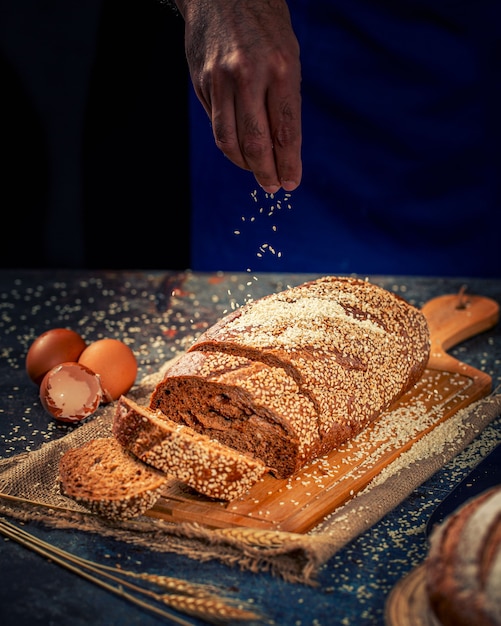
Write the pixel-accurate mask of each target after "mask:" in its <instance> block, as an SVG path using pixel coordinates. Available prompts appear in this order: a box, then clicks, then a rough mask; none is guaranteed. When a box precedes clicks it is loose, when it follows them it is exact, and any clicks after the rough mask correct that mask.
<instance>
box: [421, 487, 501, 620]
mask: <svg viewBox="0 0 501 626" xmlns="http://www.w3.org/2000/svg"><path fill="white" fill-rule="evenodd" d="M425 568H426V589H427V595H428V598H429V603H430V606H431V608H432V610H433V612H434V614H435V615H436V617H437V618H438V619H439V621H440V624H442V625H443V626H472V625H474V626H500V625H501V485H500V486H497V487H494V488H491V489H488V490H487V491H484V492H483V493H482V494H480V495H479V496H476V497H475V498H472V499H470V500H468V501H467V502H466V503H465V504H463V505H462V506H461V507H460V508H459V509H457V510H456V511H455V512H454V513H452V514H451V515H450V516H449V517H448V518H446V519H445V520H444V522H442V524H441V525H440V526H438V527H436V528H435V529H434V531H433V533H432V535H431V540H430V549H429V552H428V557H427V559H426V562H425Z"/></svg>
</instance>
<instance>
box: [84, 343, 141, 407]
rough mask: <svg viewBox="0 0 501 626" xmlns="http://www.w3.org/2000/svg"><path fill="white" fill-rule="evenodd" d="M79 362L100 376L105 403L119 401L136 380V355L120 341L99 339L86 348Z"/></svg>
mask: <svg viewBox="0 0 501 626" xmlns="http://www.w3.org/2000/svg"><path fill="white" fill-rule="evenodd" d="M78 362H79V363H81V364H82V365H85V366H86V367H88V368H89V369H91V370H92V371H93V372H95V373H96V374H98V375H99V377H100V379H101V387H102V388H103V400H102V401H103V402H111V401H112V400H117V399H118V398H119V397H120V396H121V395H122V394H125V393H127V392H128V391H129V389H130V388H131V387H132V385H133V384H134V382H135V380H136V376H137V361H136V357H135V356H134V353H133V352H132V350H131V349H130V348H129V346H127V345H125V344H124V343H123V342H122V341H120V340H119V339H99V340H98V341H94V342H93V343H91V344H90V345H88V346H87V348H85V350H84V351H83V352H82V354H81V355H80V357H79V359H78Z"/></svg>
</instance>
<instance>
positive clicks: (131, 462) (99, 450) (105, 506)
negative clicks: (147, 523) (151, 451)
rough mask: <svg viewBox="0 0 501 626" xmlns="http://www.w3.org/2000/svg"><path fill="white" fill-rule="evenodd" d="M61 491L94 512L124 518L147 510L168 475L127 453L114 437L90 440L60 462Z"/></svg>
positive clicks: (108, 516)
mask: <svg viewBox="0 0 501 626" xmlns="http://www.w3.org/2000/svg"><path fill="white" fill-rule="evenodd" d="M59 481H60V485H61V490H62V493H64V494H65V495H66V496H68V497H69V498H72V499H73V500H75V501H76V502H79V503H80V504H82V505H83V506H85V507H86V508H88V509H89V510H90V511H92V512H93V513H96V514H97V515H100V516H102V517H106V518H109V519H127V518H131V517H135V516H137V515H141V514H142V513H144V512H145V511H147V510H148V509H150V508H151V507H152V506H153V505H154V503H155V502H156V501H157V500H158V498H159V497H160V495H161V492H162V490H163V488H164V487H165V485H166V483H167V476H165V474H162V472H159V471H158V470H156V469H154V468H153V467H149V466H148V465H146V464H145V463H143V462H142V461H140V460H139V459H137V458H136V457H134V456H132V455H131V454H129V453H128V452H127V451H126V450H125V449H124V448H123V447H122V446H121V445H120V444H119V442H118V441H117V440H116V439H115V438H113V437H103V438H100V439H92V440H91V441H89V442H87V443H85V444H83V445H82V446H80V447H79V448H73V449H71V450H68V451H67V452H65V453H64V455H63V456H62V457H61V460H60V462H59Z"/></svg>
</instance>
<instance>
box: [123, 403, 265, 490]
mask: <svg viewBox="0 0 501 626" xmlns="http://www.w3.org/2000/svg"><path fill="white" fill-rule="evenodd" d="M113 434H114V436H115V437H116V439H117V441H119V442H120V444H121V445H122V446H124V447H125V448H126V449H127V450H128V451H129V452H131V453H132V454H134V455H135V456H137V457H138V458H139V459H141V460H142V461H144V462H145V463H147V464H149V465H151V466H153V467H155V468H157V469H159V470H161V471H162V472H165V473H166V474H168V475H169V476H171V477H174V478H177V479H178V480H180V481H182V482H184V483H186V484H187V485H189V486H190V487H192V488H193V489H195V490H196V491H198V492H200V493H202V494H204V495H205V496H208V497H210V498H217V499H222V500H233V499H235V498H238V497H240V496H242V495H244V494H245V493H246V491H248V489H249V488H250V487H252V485H254V484H255V483H256V482H257V481H258V480H259V479H260V478H261V476H263V474H264V473H265V472H266V471H267V468H266V466H265V465H264V464H263V463H262V462H260V461H258V460H256V459H253V458H251V457H249V456H246V455H243V454H240V453H239V452H237V451H235V450H234V449H232V448H228V447H227V446H223V445H222V444H220V443H218V442H216V441H211V440H210V439H209V438H208V437H206V436H205V435H200V434H198V433H196V432H195V431H194V430H192V429H191V428H189V427H188V426H184V425H182V424H176V423H175V422H172V421H171V420H169V419H168V418H166V417H165V415H163V414H162V413H161V412H160V411H157V412H153V411H151V410H149V409H148V408H147V407H143V406H140V405H138V404H137V403H136V402H134V401H133V400H131V399H129V398H126V397H121V398H120V400H119V402H118V404H117V408H116V411H115V416H114V420H113Z"/></svg>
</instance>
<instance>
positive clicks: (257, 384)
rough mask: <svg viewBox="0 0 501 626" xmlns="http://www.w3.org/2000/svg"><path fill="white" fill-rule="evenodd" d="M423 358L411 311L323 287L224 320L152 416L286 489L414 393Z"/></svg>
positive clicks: (167, 387)
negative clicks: (265, 471)
mask: <svg viewBox="0 0 501 626" xmlns="http://www.w3.org/2000/svg"><path fill="white" fill-rule="evenodd" d="M429 350H430V338H429V330H428V326H427V322H426V319H425V317H424V315H423V314H422V313H421V312H420V311H419V310H418V309H417V308H415V307H414V306H412V305H410V304H409V303H407V302H406V301H405V300H403V299H402V298H400V297H398V296H397V295H395V294H393V293H391V292H389V291H387V290H385V289H383V288H381V287H378V286H377V285H375V284H372V283H370V282H369V281H366V280H359V279H356V278H342V277H332V276H327V277H323V278H320V279H318V280H314V281H310V282H307V283H304V284H302V285H300V286H298V287H293V288H290V289H287V290H285V291H282V292H278V293H274V294H272V295H270V296H266V297H264V298H261V299H259V300H255V301H253V302H250V303H248V304H246V305H245V306H243V307H241V308H239V309H237V310H235V311H233V312H232V313H230V314H229V315H226V316H225V317H223V318H222V319H221V320H220V321H219V322H218V323H217V324H215V325H214V326H213V327H211V328H209V329H208V330H207V331H206V332H205V333H204V334H203V335H202V336H201V337H200V338H199V339H198V340H197V341H196V342H195V343H194V344H193V345H192V346H191V348H190V349H189V350H188V351H187V352H186V354H184V355H183V356H181V358H180V359H178V360H177V361H176V362H174V363H173V364H172V366H171V367H170V368H169V369H168V370H167V372H166V374H165V377H164V378H163V380H162V381H161V382H160V383H159V384H158V386H157V387H156V389H155V391H154V392H153V394H152V396H151V401H150V408H151V409H152V410H153V411H158V410H160V411H161V412H162V413H163V414H164V415H165V416H167V417H168V418H169V420H171V421H173V422H176V423H178V424H184V425H186V426H189V427H190V428H191V429H193V430H194V431H196V432H198V433H200V434H203V435H205V436H207V438H208V439H210V440H216V441H219V442H220V443H222V444H223V445H225V446H227V447H230V448H233V449H235V450H237V451H240V452H241V453H243V454H245V455H248V456H250V457H253V458H255V459H259V460H260V461H261V462H262V464H264V465H265V466H266V467H267V468H269V469H270V471H271V472H272V473H273V474H274V475H275V476H276V477H279V478H285V477H288V476H291V475H292V474H294V473H295V472H296V471H297V470H299V469H300V468H301V467H303V466H304V465H305V464H306V463H307V462H309V461H311V460H313V459H314V458H317V457H319V456H321V455H323V454H325V453H327V452H330V451H331V450H333V449H335V448H336V447H338V446H339V445H340V444H341V443H343V442H346V441H347V440H349V439H350V438H352V437H354V436H355V435H356V434H357V433H359V432H360V431H361V430H362V429H363V428H365V427H366V426H367V425H368V424H370V423H371V422H372V421H373V420H374V419H376V418H377V417H378V416H379V415H380V414H381V412H382V411H384V410H385V409H387V408H388V407H389V406H390V405H391V404H392V403H393V402H394V401H395V400H397V399H398V398H399V397H400V396H401V395H403V393H405V391H407V390H408V389H410V388H411V387H412V385H414V383H415V382H416V381H417V380H418V379H419V378H420V376H421V375H422V373H423V371H424V368H425V366H426V363H427V361H428V357H429ZM210 445H214V444H210ZM196 462H197V461H196V459H194V463H196Z"/></svg>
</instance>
